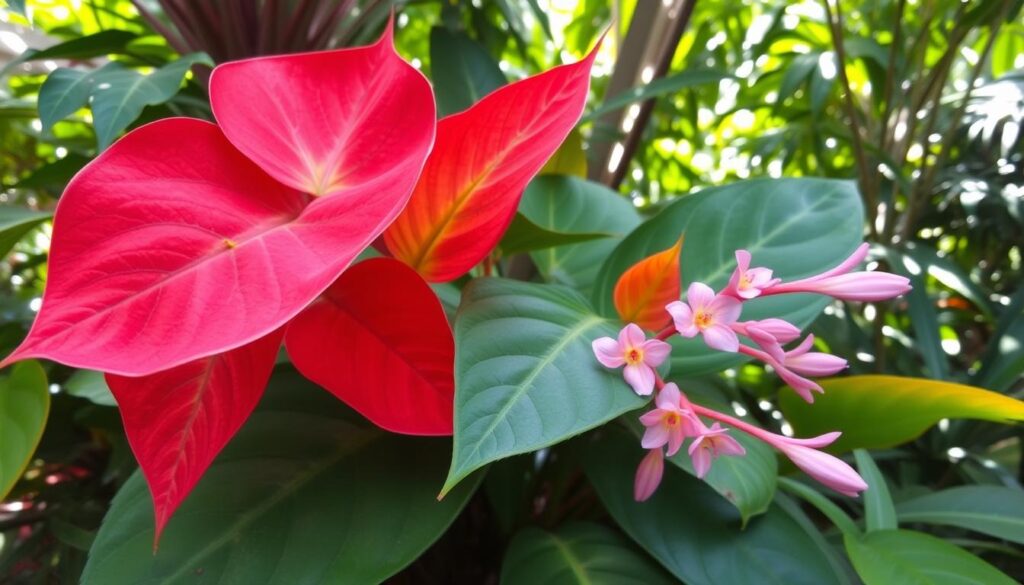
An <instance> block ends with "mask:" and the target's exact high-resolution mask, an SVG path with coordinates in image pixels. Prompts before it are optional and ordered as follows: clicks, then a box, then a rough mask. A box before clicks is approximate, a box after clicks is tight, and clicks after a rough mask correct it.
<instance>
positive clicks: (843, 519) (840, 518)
mask: <svg viewBox="0 0 1024 585" xmlns="http://www.w3.org/2000/svg"><path fill="white" fill-rule="evenodd" d="M779 487H781V488H782V489H784V490H786V491H787V492H789V493H791V494H793V495H795V496H797V497H799V498H800V499H802V500H804V501H805V502H807V503H808V504H810V505H812V506H814V507H815V508H817V509H818V511H819V512H821V514H822V515H823V516H825V517H826V518H828V520H829V522H831V523H832V524H834V525H835V527H836V528H838V529H839V531H840V532H842V533H843V534H853V535H858V534H860V529H859V528H857V525H856V524H855V523H854V522H853V519H852V518H850V516H849V515H848V514H847V513H846V512H844V511H843V509H842V508H840V507H839V506H837V505H836V504H835V503H834V502H833V501H832V500H830V499H828V498H826V497H825V496H824V495H822V494H821V492H819V491H818V490H816V489H814V488H812V487H810V486H808V485H804V484H802V483H800V482H799V481H797V480H795V479H791V478H788V477H780V478H779Z"/></svg>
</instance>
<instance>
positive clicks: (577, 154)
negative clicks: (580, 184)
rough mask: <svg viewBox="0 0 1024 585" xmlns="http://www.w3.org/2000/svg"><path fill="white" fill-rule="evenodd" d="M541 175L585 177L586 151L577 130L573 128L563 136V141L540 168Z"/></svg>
mask: <svg viewBox="0 0 1024 585" xmlns="http://www.w3.org/2000/svg"><path fill="white" fill-rule="evenodd" d="M540 174H541V175H569V176H573V177H579V178H581V179H586V178H587V152H586V151H585V150H584V149H583V137H582V136H580V132H579V130H578V129H577V130H573V131H572V132H570V133H569V135H568V136H566V137H565V141H564V142H562V145H561V146H559V147H558V150H556V151H555V154H554V155H552V157H551V158H550V159H548V162H546V163H544V168H542V169H541V170H540Z"/></svg>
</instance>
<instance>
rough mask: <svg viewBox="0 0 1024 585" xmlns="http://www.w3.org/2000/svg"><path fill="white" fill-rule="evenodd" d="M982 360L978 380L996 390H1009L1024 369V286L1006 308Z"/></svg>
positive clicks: (978, 382)
mask: <svg viewBox="0 0 1024 585" xmlns="http://www.w3.org/2000/svg"><path fill="white" fill-rule="evenodd" d="M981 364H982V365H981V369H980V370H978V374H977V376H975V381H976V383H977V384H978V385H979V386H984V387H985V388H991V389H992V390H997V391H1006V390H1009V389H1010V388H1011V387H1012V386H1013V385H1014V384H1015V383H1016V382H1017V380H1018V379H1019V378H1020V376H1021V374H1022V373H1024V289H1021V290H1019V291H1017V293H1016V294H1014V296H1013V300H1012V301H1011V302H1010V305H1009V306H1008V307H1006V309H1005V310H1004V311H1003V313H1002V316H1001V317H1000V318H999V321H998V323H997V325H996V330H995V332H994V333H993V334H992V337H991V338H989V341H988V348H987V349H986V350H985V355H984V356H983V357H982V360H981Z"/></svg>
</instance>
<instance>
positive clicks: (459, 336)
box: [444, 278, 644, 492]
mask: <svg viewBox="0 0 1024 585" xmlns="http://www.w3.org/2000/svg"><path fill="white" fill-rule="evenodd" d="M617 333H618V330H617V328H616V327H614V326H613V325H612V323H610V322H609V321H608V320H607V319H603V318H601V317H599V316H597V315H595V314H594V313H593V312H592V311H591V309H590V307H589V306H588V305H587V302H586V300H585V299H584V298H583V297H581V296H580V295H579V294H577V293H576V292H574V291H571V290H569V289H567V288H563V287H560V286H552V285H542V284H531V283H525V282H518V281H513V280H505V279H501V278H481V279H477V280H475V281H473V282H471V283H470V284H469V285H468V286H467V287H466V288H465V289H464V290H463V292H462V305H461V306H460V307H459V312H458V315H457V317H456V319H455V446H454V452H453V454H452V465H451V471H449V473H448V480H447V481H446V482H445V487H444V491H445V492H446V491H448V490H449V489H451V488H452V487H453V486H454V485H455V484H456V483H458V482H459V481H460V480H461V479H462V478H464V477H466V476H467V475H469V474H470V473H472V472H473V471H474V470H475V469H477V468H479V467H481V466H483V465H486V464H487V463H490V462H491V461H495V460H498V459H502V458H504V457H508V456H510V455H515V454H518V453H527V452H529V451H534V450H536V449H540V448H541V447H547V446H549V445H553V444H555V443H558V442H560V441H563V440H565V439H567V438H569V437H571V436H573V435H577V434H579V433H582V432H583V431H585V430H587V429H591V428H593V427H595V426H597V425H600V424H601V423H603V422H606V421H609V420H611V419H613V418H615V417H616V416H619V415H620V414H622V413H624V412H627V411H630V410H634V409H636V408H639V407H640V406H642V405H643V404H644V399H642V398H640V397H638V396H637V395H636V394H634V393H633V391H632V390H631V389H630V388H629V386H628V385H627V384H626V383H625V382H624V381H623V379H622V373H621V372H620V371H612V370H609V369H607V368H605V367H603V366H601V364H599V363H598V362H597V360H596V359H595V358H594V352H593V350H592V349H591V346H590V344H591V341H593V340H594V339H596V338H598V337H603V336H614V335H616V334H617Z"/></svg>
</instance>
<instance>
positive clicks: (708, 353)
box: [594, 179, 863, 376]
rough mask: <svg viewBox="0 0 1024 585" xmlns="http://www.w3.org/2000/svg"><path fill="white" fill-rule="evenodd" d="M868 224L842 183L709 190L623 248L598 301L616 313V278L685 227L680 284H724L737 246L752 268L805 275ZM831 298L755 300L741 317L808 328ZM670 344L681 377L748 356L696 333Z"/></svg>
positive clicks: (787, 182)
mask: <svg viewBox="0 0 1024 585" xmlns="http://www.w3.org/2000/svg"><path fill="white" fill-rule="evenodd" d="M862 221H863V210H862V206H861V201H860V197H859V196H858V194H857V191H856V189H855V188H854V186H853V185H852V184H851V183H849V182H846V181H835V180H828V179H758V180H751V181H743V182H739V183H735V184H732V185H727V186H724V187H715V188H711V189H706V190H704V191H701V192H699V193H696V194H694V195H688V196H686V197H683V198H681V199H679V200H678V201H676V202H674V203H672V204H671V205H669V206H668V207H666V208H665V209H663V210H662V211H661V212H660V213H659V214H658V215H656V216H655V217H653V218H652V219H650V220H648V221H647V222H646V223H644V225H643V226H641V227H640V228H638V229H636V230H635V231H634V232H632V233H631V234H630V235H629V236H628V237H627V238H626V239H625V240H623V241H622V243H621V244H619V245H618V247H617V248H616V249H615V251H614V252H613V253H612V254H611V256H610V257H609V258H608V260H607V261H606V262H605V264H604V266H603V267H602V268H601V272H600V275H599V276H598V279H597V284H596V286H595V289H594V303H595V306H596V307H597V309H598V312H600V313H601V314H603V315H608V316H612V315H614V314H615V308H614V304H613V291H614V287H615V283H616V282H618V279H619V276H620V275H621V274H622V273H623V272H625V271H626V270H627V269H628V268H629V267H630V266H632V265H633V264H635V263H636V262H637V261H639V260H640V259H642V258H645V257H647V256H649V255H651V254H653V253H655V252H658V251H660V250H664V249H666V248H668V247H669V246H671V245H672V244H673V243H675V241H676V240H678V239H679V236H680V235H682V234H683V233H684V232H685V234H686V245H685V246H683V251H682V254H681V265H682V279H683V284H684V288H685V286H689V284H690V283H692V282H695V281H699V282H703V283H705V284H707V285H709V286H711V287H712V288H714V289H715V290H720V289H721V288H722V287H723V286H725V284H726V283H727V282H728V280H729V275H730V274H731V273H732V271H733V269H734V268H735V267H736V261H735V257H734V253H735V251H736V250H737V249H746V250H748V251H750V253H751V254H752V255H753V262H752V264H751V265H752V266H766V267H768V268H771V269H772V270H774V271H775V276H777V277H780V278H784V279H796V278H803V277H805V276H811V275H813V274H817V273H819V272H822V271H824V270H827V269H829V268H832V267H833V266H836V265H838V264H839V263H840V262H842V261H843V260H845V259H846V258H847V257H848V256H849V254H850V253H851V252H852V251H853V250H854V249H855V248H856V247H857V245H858V244H859V243H860V241H861V231H862ZM797 250H799V253H797ZM827 303H828V300H827V299H825V298H823V297H820V296H813V295H779V296H776V297H769V298H764V299H754V300H753V301H750V302H747V303H744V306H743V315H742V319H743V320H748V319H763V318H767V317H778V318H782V319H786V320H787V321H790V322H792V323H795V324H796V325H798V326H806V325H808V324H810V322H811V321H813V320H814V318H815V317H816V316H817V315H818V313H819V312H820V311H821V310H822V309H823V308H824V307H825V305H826V304H827ZM672 346H673V348H674V350H673V352H672V370H673V372H675V373H676V374H677V375H687V376H693V375H698V374H702V373H708V372H715V371H719V370H721V369H723V368H726V367H730V366H734V365H736V364H737V363H739V362H740V361H741V360H742V359H743V358H742V357H740V356H736V355H734V354H727V353H723V352H717V351H714V350H711V349H709V348H708V347H707V346H706V345H705V344H704V342H703V341H702V340H700V339H682V338H679V337H675V338H673V340H672Z"/></svg>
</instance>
